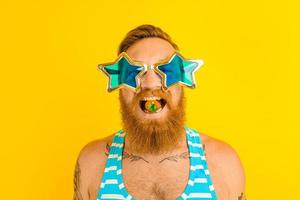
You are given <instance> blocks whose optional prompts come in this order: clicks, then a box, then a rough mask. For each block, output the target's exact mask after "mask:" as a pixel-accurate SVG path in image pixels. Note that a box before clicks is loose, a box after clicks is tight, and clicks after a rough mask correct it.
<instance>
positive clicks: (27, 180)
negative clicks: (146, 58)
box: [0, 0, 300, 200]
mask: <svg viewBox="0 0 300 200" xmlns="http://www.w3.org/2000/svg"><path fill="white" fill-rule="evenodd" d="M0 9H1V10H0V11H1V12H0V17H1V33H0V34H1V44H0V46H1V71H0V80H1V86H0V87H1V100H0V101H1V102H0V103H1V104H0V106H1V111H0V112H1V126H0V133H1V139H0V140H1V144H0V148H1V153H0V156H1V157H0V158H1V159H0V161H1V165H0V177H1V181H0V183H1V185H0V191H1V193H0V194H1V197H0V199H24V200H25V199H26V200H27V199H28V200H29V199H30V200H35V199H43V200H53V199H71V198H72V190H73V183H72V181H73V180H72V178H73V169H74V164H75V160H76V157H77V155H78V152H79V151H80V149H81V148H82V147H83V146H84V145H85V144H86V143H88V142H89V141H91V140H94V139H97V138H101V137H104V136H106V135H109V134H112V133H113V132H114V131H116V130H118V129H119V128H120V116H119V104H118V98H117V97H118V95H117V92H115V93H110V94H108V93H107V92H106V84H107V79H106V77H105V76H104V75H103V74H101V73H100V72H99V71H98V70H97V69H96V67H97V64H98V63H102V62H109V61H113V60H115V58H116V50H117V47H118V44H119V42H120V41H121V39H122V38H123V37H124V35H125V34H126V33H127V31H129V30H130V29H132V28H134V27H136V26H137V25H140V24H144V23H151V24H154V25H157V26H160V27H161V28H163V29H164V30H165V31H166V32H168V33H169V34H170V35H171V36H172V37H173V39H174V41H175V42H176V43H177V44H178V45H179V47H180V49H181V53H182V54H183V55H184V56H185V57H187V58H201V59H204V60H205V65H204V67H203V68H201V69H200V70H199V71H198V72H197V75H196V78H197V86H198V87H197V89H196V90H189V89H186V91H187V93H186V94H187V119H188V121H187V124H188V125H189V126H190V127H193V128H196V129H198V130H199V131H201V132H203V133H205V134H208V135H211V136H213V137H216V138H219V139H221V140H224V141H226V142H227V143H229V144H230V145H231V146H233V147H234V148H235V149H236V151H237V152H238V154H239V155H240V158H241V160H242V162H243V164H244V168H245V170H246V185H247V190H246V193H247V197H248V198H247V199H249V200H250V199H254V200H265V199H272V200H275V199H280V200H283V199H284V200H285V199H297V198H298V197H299V194H298V191H299V190H298V187H299V173H298V170H299V155H298V153H299V150H298V148H299V142H300V141H299V137H300V136H299V126H297V123H299V121H298V120H299V107H298V104H299V97H298V96H297V93H299V86H300V84H299V81H298V79H299V74H298V73H297V71H298V69H297V68H298V67H299V44H300V43H299V30H298V26H299V14H298V13H299V6H298V5H296V1H291V0H286V1H271V0H268V1H261V0H252V1H250V0H248V1H237V0H227V1H225V0H224V1H221V0H217V1H191V0H185V1H162V0H160V1H149V0H148V1H145V0H138V1H99V0H98V1H83V0H82V1H58V0H54V1H30V0H29V1H7V2H2V3H1V8H0Z"/></svg>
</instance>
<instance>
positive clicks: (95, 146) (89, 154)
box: [78, 135, 114, 165]
mask: <svg viewBox="0 0 300 200" xmlns="http://www.w3.org/2000/svg"><path fill="white" fill-rule="evenodd" d="M113 136H114V135H110V136H107V137H105V138H102V139H98V140H94V141H91V142H89V143H88V144H86V145H85V146H84V147H83V148H82V149H81V151H80V152H79V155H78V161H79V162H82V163H85V164H87V165H89V164H91V163H94V161H99V160H100V161H101V160H103V159H104V160H105V159H106V154H105V153H106V152H107V150H108V147H109V145H110V144H111V142H112V139H113Z"/></svg>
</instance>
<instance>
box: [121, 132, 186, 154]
mask: <svg viewBox="0 0 300 200" xmlns="http://www.w3.org/2000/svg"><path fill="white" fill-rule="evenodd" d="M129 134H130V133H125V136H126V135H129ZM178 134H179V135H180V136H179V138H178V140H177V144H176V143H174V144H173V145H172V147H171V148H168V149H167V148H164V147H162V148H161V151H159V152H155V153H153V152H151V149H149V151H145V152H139V151H136V150H135V149H136V148H135V146H134V142H132V141H131V139H130V137H125V141H124V151H126V152H127V153H132V154H136V155H141V156H142V155H143V156H146V155H147V156H161V155H169V154H172V153H177V152H182V151H187V150H188V145H187V140H186V132H185V129H184V128H182V129H181V130H180V131H179V133H178Z"/></svg>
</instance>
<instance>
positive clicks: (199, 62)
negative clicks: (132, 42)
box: [97, 51, 204, 92]
mask: <svg viewBox="0 0 300 200" xmlns="http://www.w3.org/2000/svg"><path fill="white" fill-rule="evenodd" d="M176 55H177V56H179V57H180V58H181V59H182V60H183V61H190V62H194V63H197V66H196V68H195V69H194V70H193V71H192V82H193V84H192V85H187V84H186V83H183V82H182V81H178V82H175V83H173V84H171V85H169V86H167V84H166V82H167V75H166V74H165V73H164V72H162V71H161V70H159V69H158V67H159V66H161V65H166V64H169V63H171V62H172V60H173V59H174V57H175V56H176ZM122 58H125V59H126V60H127V62H128V63H129V64H130V66H131V67H141V68H142V70H141V72H139V73H138V74H137V75H136V76H135V81H136V85H137V87H136V88H135V87H132V86H130V85H128V84H126V83H121V84H120V85H118V86H117V87H115V88H110V83H111V75H110V74H109V73H108V72H107V71H106V70H105V67H106V66H107V65H113V64H116V63H117V62H119V61H120V60H121V59H122ZM203 64H204V61H203V60H202V59H198V60H191V59H186V58H184V57H183V56H182V55H181V54H180V53H179V52H178V51H174V53H173V54H172V55H171V56H169V57H167V58H166V59H163V60H161V61H159V62H157V63H155V64H153V65H147V64H145V63H142V62H140V61H136V60H133V59H132V58H131V57H130V56H129V55H128V54H127V53H126V52H125V51H123V52H121V53H120V54H119V56H118V58H117V59H116V60H115V61H114V62H108V63H101V64H98V66H97V68H98V69H99V70H100V71H102V72H104V74H105V75H106V76H108V78H109V84H108V86H107V91H108V92H112V91H114V90H117V89H121V88H124V87H126V88H129V89H131V90H132V91H134V92H139V91H140V90H141V88H140V78H141V76H143V75H144V74H145V73H146V72H147V71H148V70H151V69H152V70H154V72H156V73H157V74H158V75H159V76H160V77H161V79H162V83H163V84H162V89H163V90H168V89H170V88H172V87H174V86H176V85H182V86H185V87H188V88H192V89H194V88H195V87H196V80H195V72H196V71H197V70H198V69H199V68H200V67H201V66H202V65H203ZM132 65H133V66H132Z"/></svg>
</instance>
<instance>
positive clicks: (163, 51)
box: [126, 37, 175, 65]
mask: <svg viewBox="0 0 300 200" xmlns="http://www.w3.org/2000/svg"><path fill="white" fill-rule="evenodd" d="M174 52H175V49H174V47H173V46H172V45H171V44H170V43H169V42H168V41H166V40H163V39H161V38H155V37H153V38H144V39H142V40H139V41H137V42H136V43H134V44H133V45H131V46H130V47H129V48H128V49H127V51H126V53H127V54H128V55H129V56H130V57H131V58H132V59H133V60H135V61H139V62H142V63H145V64H147V65H152V64H155V63H158V62H160V61H162V60H165V59H167V58H169V57H170V56H171V55H172V54H173V53H174Z"/></svg>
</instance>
